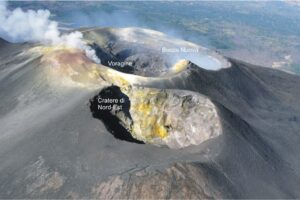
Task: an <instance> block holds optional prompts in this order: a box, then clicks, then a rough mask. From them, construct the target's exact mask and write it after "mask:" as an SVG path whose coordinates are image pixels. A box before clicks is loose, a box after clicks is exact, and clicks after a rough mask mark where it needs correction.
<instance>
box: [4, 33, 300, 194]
mask: <svg viewBox="0 0 300 200" xmlns="http://www.w3.org/2000/svg"><path fill="white" fill-rule="evenodd" d="M93 34H95V35H96V36H97V34H98V33H95V32H93ZM8 48H9V49H10V51H9V52H8V51H7V49H8ZM26 48H27V47H26V46H24V45H19V46H18V45H11V44H5V45H4V46H3V45H2V46H0V57H1V60H0V70H1V71H0V75H1V76H0V88H1V90H0V94H1V100H0V108H1V109H0V133H1V135H0V160H1V162H0V198H2V199H16V198H39V199H41V198H43V199H45V198H52V199H58V198H60V199H61V198H105V199H116V198H119V199H120V198H122V199H127V198H148V199H150V198H151V199H159V198H174V199H175V198H176V199H186V198H188V199H196V198H197V199H201V198H300V191H299V185H300V179H299V177H300V167H299V166H300V146H299V140H300V136H299V132H300V123H299V120H300V101H299V99H300V79H299V76H295V75H292V74H287V73H285V72H281V71H277V70H272V69H267V68H262V67H257V66H252V65H250V64H247V63H243V62H241V61H237V60H233V59H229V61H230V62H231V64H232V66H231V67H230V68H226V69H221V70H219V71H208V70H204V69H202V68H199V67H198V66H196V65H194V64H190V65H189V67H188V68H187V69H186V70H184V71H182V72H181V73H178V74H177V75H174V76H173V77H172V78H168V79H167V78H159V79H153V80H152V79H151V81H147V82H144V83H143V82H141V83H140V85H143V86H145V87H155V88H168V89H184V90H191V91H195V92H199V93H201V94H204V95H206V96H207V97H209V98H210V99H211V100H212V101H213V102H214V104H215V105H216V106H217V108H218V110H219V115H220V116H221V119H222V126H223V134H222V135H221V136H219V137H217V138H214V139H212V140H210V141H207V142H205V144H201V145H198V146H193V147H188V148H184V149H181V150H172V149H168V148H158V147H155V146H152V145H147V144H145V145H140V144H136V143H132V142H126V141H122V140H117V139H115V137H114V136H113V135H111V134H110V133H109V132H108V131H107V129H106V128H107V127H105V124H103V123H101V121H99V120H98V119H95V118H93V117H92V116H91V111H90V107H89V106H87V104H88V100H89V99H90V98H92V97H93V96H95V94H97V93H99V91H98V90H97V89H95V90H87V89H85V88H81V87H79V88H72V89H70V88H68V89H66V88H63V86H60V87H61V88H59V89H58V88H55V87H53V86H51V84H48V83H47V81H49V80H48V79H47V78H48V77H47V73H44V71H43V70H42V69H43V66H41V65H40V58H39V57H33V55H31V54H30V53H29V54H19V53H20V52H22V51H23V50H25V49H26ZM187 123H188V122H187Z"/></svg>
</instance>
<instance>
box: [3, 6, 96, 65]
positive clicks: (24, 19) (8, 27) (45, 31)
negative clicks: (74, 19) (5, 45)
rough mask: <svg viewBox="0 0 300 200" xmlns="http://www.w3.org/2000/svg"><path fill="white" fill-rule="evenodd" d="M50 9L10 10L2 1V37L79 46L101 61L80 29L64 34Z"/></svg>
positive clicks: (92, 57)
mask: <svg viewBox="0 0 300 200" xmlns="http://www.w3.org/2000/svg"><path fill="white" fill-rule="evenodd" d="M50 15H51V13H50V11H49V10H37V11H34V10H28V11H23V10H22V9H21V8H16V9H14V10H8V9H7V6H6V3H5V2H0V37H3V38H4V39H6V40H8V41H10V42H25V41H32V42H42V43H45V44H50V45H63V46H68V47H72V48H78V49H81V50H83V51H84V52H85V54H86V56H87V57H89V58H90V59H91V60H93V61H94V62H96V63H100V59H99V58H98V57H97V55H96V52H95V50H94V49H92V48H91V47H90V46H88V45H87V44H86V43H85V42H84V41H83V35H82V33H81V32H79V31H75V32H71V33H69V34H62V33H61V32H60V31H59V29H58V23H57V22H56V21H53V20H50Z"/></svg>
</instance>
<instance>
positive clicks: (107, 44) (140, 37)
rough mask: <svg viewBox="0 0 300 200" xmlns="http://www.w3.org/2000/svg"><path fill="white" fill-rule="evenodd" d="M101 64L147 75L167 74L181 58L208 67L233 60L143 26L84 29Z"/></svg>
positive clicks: (216, 67) (224, 64) (217, 67)
mask: <svg viewBox="0 0 300 200" xmlns="http://www.w3.org/2000/svg"><path fill="white" fill-rule="evenodd" d="M83 33H84V38H85V39H87V40H88V41H90V43H92V48H93V49H95V51H96V54H97V56H98V57H99V58H100V59H101V64H103V65H105V66H108V67H111V68H113V69H115V70H118V71H121V72H125V73H130V74H136V75H140V76H146V77H157V76H165V75H167V74H170V73H174V72H177V71H176V70H175V71H174V68H173V67H174V66H175V65H176V63H178V62H179V61H180V60H188V61H191V62H193V63H194V64H196V65H198V66H199V67H202V68H205V69H208V70H218V69H221V68H226V67H229V66H230V63H229V62H228V61H227V60H226V59H225V58H224V57H222V56H221V55H219V54H218V53H216V52H213V51H210V50H209V49H206V48H204V47H201V46H199V45H196V44H193V43H191V42H187V41H184V40H180V39H176V38H173V37H170V36H167V35H165V34H163V33H161V32H158V31H153V30H148V29H142V28H98V29H88V30H83Z"/></svg>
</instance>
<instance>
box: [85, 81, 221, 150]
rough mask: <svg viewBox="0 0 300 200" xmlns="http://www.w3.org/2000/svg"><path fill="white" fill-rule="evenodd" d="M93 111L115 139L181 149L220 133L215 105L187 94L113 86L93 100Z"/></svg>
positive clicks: (207, 100) (198, 96)
mask: <svg viewBox="0 0 300 200" xmlns="http://www.w3.org/2000/svg"><path fill="white" fill-rule="evenodd" d="M90 110H91V112H92V114H93V117H95V118H97V119H100V120H101V121H102V122H103V123H104V124H105V126H106V128H107V130H108V131H109V132H110V133H111V134H113V135H114V136H115V138H117V139H120V140H125V141H128V142H135V143H148V144H152V145H155V146H160V147H162V146H167V147H169V148H172V149H178V148H184V147H188V146H191V145H198V144H201V143H203V142H205V141H207V140H209V139H212V138H215V137H217V136H219V135H220V134H221V125H220V119H219V116H218V114H217V111H216V108H215V106H214V105H213V104H212V102H211V101H210V100H209V99H208V98H206V97H204V96H202V95H198V94H196V93H192V92H187V91H179V90H175V91H174V90H159V89H150V88H135V87H132V88H130V89H122V88H119V87H117V86H111V87H107V88H105V89H103V90H102V91H101V92H100V93H99V94H98V95H96V96H95V97H94V98H93V99H92V100H91V105H90Z"/></svg>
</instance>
